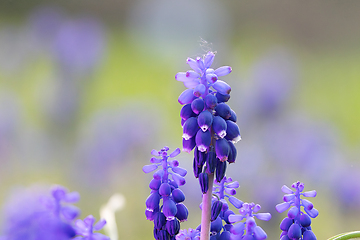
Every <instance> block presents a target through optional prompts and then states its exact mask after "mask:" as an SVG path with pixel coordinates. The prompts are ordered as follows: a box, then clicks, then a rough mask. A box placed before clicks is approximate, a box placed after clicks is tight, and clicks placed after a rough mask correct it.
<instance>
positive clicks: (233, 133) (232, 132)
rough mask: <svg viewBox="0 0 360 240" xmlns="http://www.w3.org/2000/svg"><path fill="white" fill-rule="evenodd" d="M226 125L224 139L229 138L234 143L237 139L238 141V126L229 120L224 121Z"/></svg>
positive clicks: (239, 138) (239, 137)
mask: <svg viewBox="0 0 360 240" xmlns="http://www.w3.org/2000/svg"><path fill="white" fill-rule="evenodd" d="M226 125H227V130H226V136H225V139H227V140H230V141H232V142H234V143H237V142H238V141H240V140H241V136H240V128H239V126H238V125H237V124H236V123H234V122H233V121H230V120H227V121H226Z"/></svg>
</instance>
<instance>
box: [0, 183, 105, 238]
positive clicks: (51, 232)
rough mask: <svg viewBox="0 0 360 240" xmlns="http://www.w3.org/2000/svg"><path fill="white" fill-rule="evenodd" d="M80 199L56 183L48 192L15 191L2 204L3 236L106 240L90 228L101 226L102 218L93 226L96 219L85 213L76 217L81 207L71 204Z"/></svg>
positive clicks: (103, 221)
mask: <svg viewBox="0 0 360 240" xmlns="http://www.w3.org/2000/svg"><path fill="white" fill-rule="evenodd" d="M79 199H80V195H79V193H77V192H68V191H67V189H65V188H64V187H62V186H55V187H53V188H52V190H51V195H50V196H49V195H45V194H42V193H38V192H34V191H25V192H21V193H18V194H16V195H14V196H12V198H11V199H10V201H9V203H8V204H7V205H6V206H5V215H6V221H4V236H2V237H1V239H4V240H23V239H38V240H47V239H53V240H70V239H78V240H80V239H83V240H90V239H92V240H109V239H110V238H109V237H107V236H105V235H103V234H101V233H94V232H93V231H94V230H95V231H98V230H101V229H102V227H103V226H104V225H105V223H106V221H105V220H100V221H99V222H98V223H97V224H95V226H93V224H94V222H95V219H94V217H93V216H91V215H90V216H88V217H86V218H85V219H84V220H81V219H77V220H75V219H76V218H77V217H78V216H79V215H80V210H79V209H78V208H77V207H75V206H73V205H71V203H75V202H77V201H78V200H79Z"/></svg>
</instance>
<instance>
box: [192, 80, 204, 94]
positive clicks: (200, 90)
mask: <svg viewBox="0 0 360 240" xmlns="http://www.w3.org/2000/svg"><path fill="white" fill-rule="evenodd" d="M205 91H206V87H205V85H204V84H201V83H200V84H197V85H196V87H195V88H194V93H193V94H194V96H195V97H200V96H201V95H203V94H204V93H205Z"/></svg>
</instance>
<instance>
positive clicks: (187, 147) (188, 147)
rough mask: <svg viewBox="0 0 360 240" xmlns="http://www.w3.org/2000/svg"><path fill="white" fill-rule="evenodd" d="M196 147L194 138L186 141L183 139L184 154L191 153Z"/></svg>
mask: <svg viewBox="0 0 360 240" xmlns="http://www.w3.org/2000/svg"><path fill="white" fill-rule="evenodd" d="M195 146H196V142H195V137H192V138H190V139H189V140H186V139H185V138H183V151H184V152H188V153H189V152H191V151H192V150H193V149H194V147H195Z"/></svg>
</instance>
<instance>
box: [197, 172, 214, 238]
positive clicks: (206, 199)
mask: <svg viewBox="0 0 360 240" xmlns="http://www.w3.org/2000/svg"><path fill="white" fill-rule="evenodd" d="M213 183H214V174H213V173H210V174H209V189H208V191H207V192H206V193H205V194H203V200H202V211H201V233H200V240H209V239H210V224H211V222H210V218H211V199H212V191H213Z"/></svg>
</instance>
